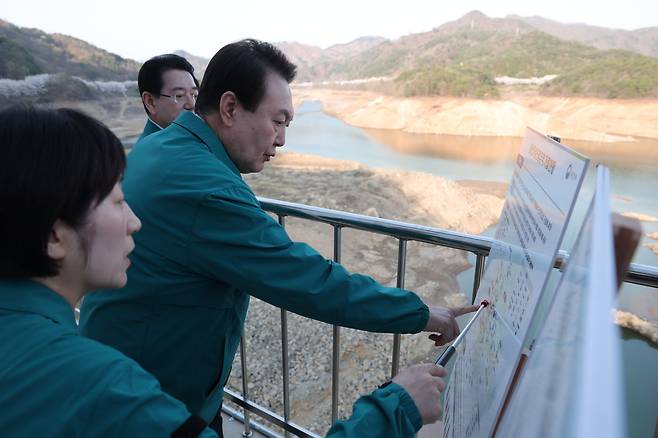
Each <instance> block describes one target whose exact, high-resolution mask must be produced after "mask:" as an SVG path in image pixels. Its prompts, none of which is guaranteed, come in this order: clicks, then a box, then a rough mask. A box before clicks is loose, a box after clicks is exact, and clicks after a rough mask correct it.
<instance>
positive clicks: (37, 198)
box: [0, 106, 126, 278]
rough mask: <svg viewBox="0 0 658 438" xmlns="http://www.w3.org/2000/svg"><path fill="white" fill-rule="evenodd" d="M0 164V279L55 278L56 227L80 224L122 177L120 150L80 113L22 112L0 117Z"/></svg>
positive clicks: (12, 111)
mask: <svg viewBox="0 0 658 438" xmlns="http://www.w3.org/2000/svg"><path fill="white" fill-rule="evenodd" d="M0 157H1V158H0V278H30V277H46V276H53V275H57V273H58V269H59V267H58V265H57V263H56V262H55V261H54V260H52V259H51V258H50V257H48V253H47V244H48V237H49V234H50V232H51V230H52V228H53V225H54V224H55V221H56V220H58V219H59V220H62V221H63V222H64V223H66V224H68V225H70V226H71V227H73V228H79V227H80V226H81V225H82V224H83V223H84V221H85V218H86V215H87V213H88V212H89V209H90V208H91V207H93V206H95V205H97V204H98V203H100V202H101V201H102V200H103V199H104V198H105V197H106V196H107V195H108V194H109V193H110V192H111V191H112V188H113V187H114V185H115V184H116V183H117V182H118V181H119V179H120V177H121V175H122V174H123V170H124V168H125V166H126V157H125V153H124V151H123V146H122V144H121V142H120V141H119V139H118V138H117V137H116V136H115V135H114V134H113V133H112V131H110V130H109V129H108V128H107V127H106V126H105V125H103V124H102V123H100V122H99V121H97V120H95V119H93V118H92V117H89V116H87V115H85V114H82V113H80V112H78V111H75V110H72V109H39V108H34V107H29V106H20V107H12V108H9V109H5V110H2V111H0Z"/></svg>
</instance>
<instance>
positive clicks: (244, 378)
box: [240, 329, 253, 437]
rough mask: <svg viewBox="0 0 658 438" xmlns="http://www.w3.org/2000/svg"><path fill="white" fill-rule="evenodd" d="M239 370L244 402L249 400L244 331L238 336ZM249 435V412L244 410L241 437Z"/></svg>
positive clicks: (250, 433)
mask: <svg viewBox="0 0 658 438" xmlns="http://www.w3.org/2000/svg"><path fill="white" fill-rule="evenodd" d="M240 368H241V369H242V394H243V396H244V399H245V400H249V393H248V391H249V388H248V386H247V348H246V347H245V337H244V329H243V330H242V335H241V336H240ZM251 435H253V433H252V432H251V425H250V424H249V411H248V410H246V409H244V431H243V432H242V436H244V437H250V436H251Z"/></svg>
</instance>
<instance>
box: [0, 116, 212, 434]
mask: <svg viewBox="0 0 658 438" xmlns="http://www.w3.org/2000/svg"><path fill="white" fill-rule="evenodd" d="M0 156H1V157H2V158H1V159H0V339H1V340H2V341H1V343H0V388H2V389H1V390H0V431H2V435H3V436H56V437H59V436H62V437H74V436H97V435H102V436H168V435H170V434H172V433H174V434H183V435H184V434H186V433H189V434H188V435H186V436H189V435H196V434H199V433H203V434H204V435H205V434H208V436H215V435H214V433H212V432H211V431H209V430H203V427H204V426H205V425H204V423H203V422H202V421H201V420H200V419H199V418H198V417H195V416H190V414H189V412H188V411H187V410H186V409H185V406H184V405H183V404H182V403H181V402H179V401H178V400H175V399H174V398H172V397H170V396H168V395H166V394H165V393H163V392H162V391H161V389H160V386H159V384H158V382H157V380H156V379H155V378H154V377H153V376H151V375H150V374H148V373H147V372H146V371H144V370H143V369H142V368H140V366H139V365H138V364H137V363H136V362H134V361H133V360H131V359H129V358H127V357H126V356H124V355H123V354H121V353H119V352H118V351H116V350H114V349H112V348H110V347H107V346H104V345H101V344H99V343H97V342H95V341H93V340H90V339H87V338H83V337H81V336H78V329H77V325H76V322H75V318H74V306H75V305H76V303H77V302H78V301H79V300H80V298H81V297H82V296H83V295H84V294H85V293H86V292H89V291H91V290H94V289H99V288H120V287H123V286H124V285H125V284H126V281H127V277H126V270H127V269H128V266H129V263H130V262H129V260H128V254H129V253H130V252H131V251H132V249H133V248H134V244H133V240H132V237H131V235H132V234H133V233H134V232H136V231H138V230H139V228H140V226H141V224H140V222H139V219H137V217H136V216H135V215H134V214H133V212H132V210H131V209H130V207H129V206H128V205H127V204H126V202H125V201H124V199H123V194H122V192H121V186H120V182H119V180H120V178H121V176H122V174H123V170H124V167H125V162H126V160H125V155H124V151H123V147H122V145H121V143H120V142H119V140H118V139H117V138H116V137H115V136H114V134H112V132H111V131H110V130H109V129H108V128H106V127H105V126H104V125H103V124H101V123H100V122H98V121H96V120H94V119H92V118H90V117H88V116H86V115H84V114H81V113H79V112H76V111H74V110H68V109H59V110H46V109H36V108H32V107H16V108H11V109H7V110H4V111H1V112H0Z"/></svg>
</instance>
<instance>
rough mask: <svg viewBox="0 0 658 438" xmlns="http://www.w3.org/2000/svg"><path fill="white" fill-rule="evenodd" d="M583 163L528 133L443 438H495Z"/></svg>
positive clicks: (448, 401)
mask: <svg viewBox="0 0 658 438" xmlns="http://www.w3.org/2000/svg"><path fill="white" fill-rule="evenodd" d="M588 163H589V160H588V159H587V158H586V157H584V156H582V155H580V154H578V153H577V152H575V151H573V150H571V149H569V148H567V147H565V146H563V145H561V144H560V143H558V142H556V141H554V140H552V139H550V138H548V137H546V136H544V135H542V134H540V133H538V132H536V131H534V130H532V129H530V128H528V129H527V131H526V134H525V137H524V139H523V143H522V145H521V149H520V151H519V154H518V156H517V159H516V165H515V168H514V174H513V176H512V181H511V183H510V187H509V191H508V193H507V198H506V201H505V206H504V207H503V211H502V213H501V217H500V221H499V224H498V229H497V231H496V235H495V243H494V244H493V245H492V248H491V252H490V254H489V257H488V259H487V265H486V268H485V272H484V276H483V278H482V282H481V283H480V287H479V290H478V295H477V298H476V302H480V301H481V300H483V299H485V298H486V299H488V300H489V301H490V302H491V305H490V306H488V307H487V308H486V309H484V312H483V313H482V314H481V316H480V318H479V320H478V321H477V322H476V326H474V327H473V328H472V329H471V331H470V332H469V333H468V334H467V335H466V336H465V338H464V341H463V342H462V347H461V348H460V349H459V350H457V355H456V357H457V359H456V362H455V365H454V367H453V372H452V375H451V377H450V381H449V383H448V387H447V388H446V391H445V397H444V430H443V432H444V433H443V435H444V437H445V438H448V437H451V438H452V437H468V438H472V437H488V436H490V435H491V434H492V433H493V429H494V426H495V424H496V419H497V418H498V415H499V413H500V410H501V408H502V405H503V401H504V399H505V395H506V393H507V389H508V387H509V385H510V382H511V379H512V376H513V374H514V371H515V369H516V367H517V364H518V361H519V357H520V354H521V349H522V346H523V344H524V341H525V337H526V335H527V332H528V329H529V327H530V321H531V319H532V317H533V314H534V312H535V308H536V306H537V304H538V302H539V298H540V295H541V292H542V290H543V288H544V286H545V284H546V281H547V278H548V275H549V273H550V271H551V269H552V267H553V264H554V263H555V255H556V253H557V250H558V248H559V245H560V242H561V240H562V237H563V235H564V231H565V229H566V225H567V222H568V221H569V217H570V215H571V211H572V209H573V205H574V203H575V199H576V197H577V195H578V192H579V190H580V186H581V184H582V181H583V177H584V174H585V172H586V169H587V165H588Z"/></svg>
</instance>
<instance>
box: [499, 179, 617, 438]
mask: <svg viewBox="0 0 658 438" xmlns="http://www.w3.org/2000/svg"><path fill="white" fill-rule="evenodd" d="M608 178H609V177H608V170H607V169H606V168H603V167H599V169H598V172H597V185H596V193H595V194H594V199H593V201H592V204H591V206H590V209H589V212H588V215H587V217H586V218H585V221H584V223H583V226H582V228H581V230H580V233H579V235H578V240H577V241H576V243H575V245H574V248H573V249H572V251H571V255H570V257H569V260H568V263H567V266H566V269H565V271H564V274H563V275H562V278H561V279H560V284H559V286H558V288H557V290H556V293H555V296H554V297H553V302H552V304H551V307H550V309H549V311H548V314H547V317H546V320H545V322H544V325H543V327H542V329H541V331H540V333H539V336H538V337H537V339H536V340H535V343H534V346H533V349H532V351H531V352H530V357H529V359H528V361H527V362H526V365H525V367H524V370H523V373H522V374H521V378H520V379H519V383H518V384H517V386H516V388H515V389H514V392H513V395H512V398H511V401H510V404H509V406H508V408H507V410H506V411H505V414H504V416H503V418H502V420H501V424H500V427H499V430H498V433H497V436H499V437H517V436H532V437H539V436H542V437H556V438H557V437H560V438H562V437H567V438H568V437H611V438H612V437H621V436H624V431H625V420H624V415H623V413H624V412H625V410H624V409H625V408H624V404H623V395H622V394H623V391H622V371H621V345H620V342H621V341H620V339H619V335H618V334H617V333H615V331H616V330H617V328H616V327H615V326H614V324H613V322H612V313H611V309H612V308H613V300H614V297H615V294H616V290H617V283H616V276H615V257H614V249H613V241H612V226H611V223H610V206H609V187H608Z"/></svg>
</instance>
